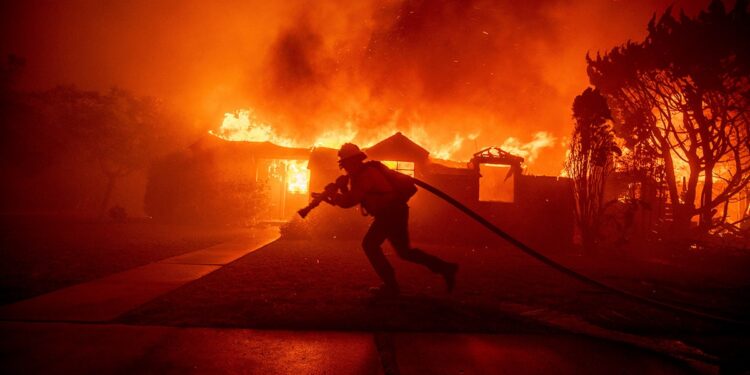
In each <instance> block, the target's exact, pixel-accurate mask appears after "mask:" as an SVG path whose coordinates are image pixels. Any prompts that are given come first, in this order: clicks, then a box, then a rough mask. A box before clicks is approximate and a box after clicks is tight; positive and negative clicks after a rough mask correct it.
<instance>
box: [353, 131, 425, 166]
mask: <svg viewBox="0 0 750 375" xmlns="http://www.w3.org/2000/svg"><path fill="white" fill-rule="evenodd" d="M364 151H365V153H367V156H368V157H370V158H371V159H376V160H401V161H416V162H421V161H425V160H427V158H428V157H429V156H430V152H429V151H427V150H425V149H424V148H423V147H422V146H420V145H418V144H416V143H414V141H412V140H411V139H409V138H408V137H406V136H405V135H403V134H401V132H398V133H396V134H394V135H392V136H390V137H388V138H386V139H384V140H382V141H380V142H379V143H377V144H375V145H374V146H372V147H369V148H367V149H365V150H364Z"/></svg>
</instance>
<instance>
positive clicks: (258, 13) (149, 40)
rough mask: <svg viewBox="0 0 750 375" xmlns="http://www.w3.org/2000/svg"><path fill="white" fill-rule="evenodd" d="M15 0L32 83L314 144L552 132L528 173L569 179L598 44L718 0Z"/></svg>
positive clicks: (17, 44)
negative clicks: (397, 136) (159, 101)
mask: <svg viewBox="0 0 750 375" xmlns="http://www.w3.org/2000/svg"><path fill="white" fill-rule="evenodd" d="M3 3H4V4H3V5H2V7H3V9H2V17H3V20H2V25H1V26H0V27H1V28H2V35H3V40H2V45H1V46H0V52H2V53H3V54H8V53H15V54H17V55H20V56H23V57H24V58H26V60H27V67H26V70H25V72H24V73H23V76H22V77H21V81H20V83H21V86H22V87H23V88H26V89H44V88H48V87H51V86H53V85H55V84H60V83H62V84H75V85H77V86H79V87H81V88H87V89H106V88H107V87H110V86H119V87H124V88H127V89H131V90H133V91H135V92H137V93H141V94H145V95H153V96H158V97H161V98H164V99H165V100H166V101H168V102H170V103H173V104H174V105H176V106H178V107H179V108H182V109H183V112H184V113H185V115H186V116H187V117H188V118H190V119H193V123H192V124H186V126H200V127H205V128H207V129H208V128H215V127H218V125H219V124H220V123H221V119H222V117H223V114H224V113H225V112H231V111H234V110H236V109H239V108H254V109H255V110H256V111H257V113H258V115H259V116H260V117H262V118H263V119H264V120H265V121H267V122H269V123H272V124H273V125H274V126H276V127H278V128H279V131H280V132H281V133H282V134H286V135H290V136H297V137H309V138H310V139H314V136H313V135H314V134H318V133H320V132H322V131H324V130H326V129H337V128H339V127H343V126H345V124H346V123H347V122H348V123H350V124H353V125H354V126H355V127H356V128H357V129H358V131H359V133H360V134H361V135H363V136H365V135H367V134H377V133H378V131H379V130H382V129H391V128H393V129H398V130H404V131H405V133H407V134H408V133H409V132H410V131H411V132H422V133H421V134H426V135H427V136H429V137H430V138H431V139H434V140H435V142H438V143H447V142H451V141H452V140H454V139H455V137H456V136H457V135H460V136H462V137H466V136H468V135H469V134H475V135H478V137H477V139H476V141H471V142H469V141H466V142H464V144H463V145H462V147H460V148H459V150H458V151H457V152H456V154H455V156H456V157H457V158H460V159H466V158H468V157H469V156H470V155H471V153H472V152H473V151H475V150H476V148H478V147H482V146H487V145H490V144H498V145H499V144H502V143H503V142H505V141H507V139H508V137H515V138H516V139H517V140H518V141H519V142H520V143H525V142H529V141H531V140H532V138H533V134H534V133H536V132H539V131H547V132H549V133H550V134H551V135H552V136H553V137H555V138H556V142H555V146H554V147H552V148H547V149H545V150H543V151H542V152H541V154H540V155H539V158H538V160H537V161H535V162H534V163H533V164H531V165H530V171H531V172H533V173H537V174H554V175H556V174H557V173H558V172H559V171H560V169H561V163H562V155H563V153H564V148H563V146H562V142H561V141H562V139H563V137H565V136H567V135H568V134H569V133H570V131H571V127H572V122H571V120H570V107H571V103H572V100H573V98H574V97H575V95H577V94H578V93H580V92H581V91H582V90H583V89H584V88H585V87H586V86H587V78H586V73H585V61H584V56H585V54H586V52H587V51H592V52H594V53H595V52H596V51H597V50H606V49H608V48H611V47H613V46H615V45H617V44H620V43H623V42H625V41H627V40H628V39H633V40H641V39H642V38H643V37H644V36H645V28H646V23H647V22H648V20H649V18H650V17H651V15H652V14H653V13H654V12H663V11H664V9H666V7H667V6H668V5H669V4H671V3H674V4H675V7H676V8H680V7H684V8H685V9H686V10H687V12H688V13H689V14H694V13H695V12H696V11H697V10H700V9H701V8H704V7H705V6H707V4H708V1H707V0H706V1H695V0H683V1H680V0H677V1H668V0H659V1H646V0H635V1H624V0H623V1H614V0H599V1H593V0H592V1H552V0H549V1H538V2H536V3H532V2H518V1H510V0H503V1H459V0H437V1H413V2H405V3H404V2H402V1H392V0H391V1H377V2H375V1H372V2H351V1H315V2H310V1H285V2H283V3H284V4H283V5H278V4H271V2H268V1H247V2H245V1H194V0H170V1H120V2H117V1H103V0H98V1H95V0H71V1H33V0H32V1H18V2H17V4H10V3H9V2H7V1H6V2H3ZM352 3H355V4H352ZM301 129H305V130H304V131H300V130H301Z"/></svg>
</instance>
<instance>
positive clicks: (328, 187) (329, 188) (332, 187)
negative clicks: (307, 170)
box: [325, 182, 339, 195]
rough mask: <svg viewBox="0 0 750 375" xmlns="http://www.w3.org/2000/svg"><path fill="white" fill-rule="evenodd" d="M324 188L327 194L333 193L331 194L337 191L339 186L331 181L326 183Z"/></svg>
mask: <svg viewBox="0 0 750 375" xmlns="http://www.w3.org/2000/svg"><path fill="white" fill-rule="evenodd" d="M325 190H326V193H328V195H333V194H336V192H337V191H339V186H338V185H336V184H335V183H333V182H331V183H330V184H328V185H326V189H325Z"/></svg>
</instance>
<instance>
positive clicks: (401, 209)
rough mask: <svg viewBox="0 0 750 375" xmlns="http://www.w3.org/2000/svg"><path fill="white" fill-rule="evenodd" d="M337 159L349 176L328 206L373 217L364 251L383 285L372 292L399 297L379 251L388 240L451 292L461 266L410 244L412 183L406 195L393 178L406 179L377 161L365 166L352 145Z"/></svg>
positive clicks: (339, 184) (338, 183)
mask: <svg viewBox="0 0 750 375" xmlns="http://www.w3.org/2000/svg"><path fill="white" fill-rule="evenodd" d="M338 156H339V161H338V164H339V168H342V169H344V170H345V171H346V175H345V176H341V177H339V178H338V179H337V180H336V188H337V189H336V190H337V192H336V193H335V194H333V195H331V196H330V198H329V199H328V202H329V203H331V204H333V205H336V206H340V207H342V208H349V207H353V206H355V205H357V204H359V205H360V207H361V209H362V210H363V212H364V213H366V214H369V215H372V216H373V217H374V220H373V222H372V224H371V225H370V229H369V230H368V231H367V234H366V235H365V237H364V239H363V240H362V248H363V249H364V252H365V255H366V256H367V259H369V261H370V263H371V264H372V267H373V268H374V269H375V272H376V273H377V274H378V276H380V279H381V280H382V281H383V283H382V285H380V286H378V287H372V288H370V292H371V293H373V294H374V295H375V296H383V297H388V296H397V295H398V294H399V286H398V282H397V281H396V275H395V273H394V271H393V267H392V266H391V264H390V263H389V262H388V259H386V257H385V255H383V250H382V249H381V247H380V246H381V245H382V244H383V242H384V241H385V240H386V239H387V240H388V241H389V242H390V243H391V245H393V248H394V249H395V250H396V254H398V256H399V257H400V258H401V259H404V260H407V261H410V262H414V263H417V264H421V265H423V266H425V267H427V268H428V269H429V270H430V271H432V272H434V273H437V274H439V275H441V276H442V277H443V279H444V280H445V283H446V287H447V289H448V291H449V292H450V291H452V290H453V287H454V285H455V282H456V272H457V271H458V265H457V264H455V263H449V262H446V261H444V260H442V259H440V258H438V257H436V256H434V255H430V254H427V253H425V252H424V251H422V250H420V249H415V248H412V247H411V245H410V243H409V229H408V224H409V206H408V205H407V201H408V199H409V197H411V195H413V194H414V193H415V192H416V187H414V184H413V182H412V180H411V179H410V178H407V179H406V180H407V183H408V184H410V185H411V188H413V189H414V190H413V191H411V192H406V193H403V191H402V190H404V188H403V185H404V184H403V183H402V184H398V182H397V181H394V176H393V174H396V175H397V176H396V178H398V177H402V178H403V177H404V176H403V175H398V174H397V173H396V172H393V171H391V170H390V169H388V168H387V167H386V166H384V165H383V164H381V163H379V162H377V161H369V162H367V163H365V162H364V160H365V159H366V158H367V155H365V153H364V152H362V151H361V150H360V149H359V147H358V146H357V145H355V144H352V143H346V144H344V145H343V146H341V149H340V150H339V152H338ZM401 181H403V179H402V180H401ZM406 189H407V190H408V189H409V188H408V187H407V188H406Z"/></svg>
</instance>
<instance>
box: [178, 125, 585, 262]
mask: <svg viewBox="0 0 750 375" xmlns="http://www.w3.org/2000/svg"><path fill="white" fill-rule="evenodd" d="M364 151H365V152H366V153H367V155H368V157H369V158H370V159H372V160H379V161H381V162H383V163H384V164H386V165H387V166H388V167H390V168H391V169H395V170H397V171H399V172H401V173H404V174H407V175H410V176H414V177H416V178H418V179H421V180H423V181H425V182H427V183H429V184H431V185H433V186H435V187H437V188H439V189H441V190H443V191H445V192H446V193H448V194H450V195H451V196H453V197H455V198H456V199H458V200H459V201H461V202H463V203H464V204H466V205H467V206H468V207H470V208H472V209H473V210H475V211H477V212H479V213H480V214H482V215H483V216H485V217H487V218H489V219H490V220H491V221H492V222H494V223H495V224H497V225H498V226H500V227H502V228H504V229H505V230H507V231H508V232H509V233H511V234H513V235H515V236H517V237H518V238H520V239H521V240H523V241H526V242H528V243H529V244H531V245H532V246H535V247H537V248H541V249H546V250H547V251H559V250H563V249H565V248H567V247H568V246H569V245H570V244H571V243H572V239H573V228H574V224H573V223H574V220H573V196H572V193H571V190H570V189H571V185H570V182H569V180H568V179H566V178H560V177H551V176H529V175H524V174H523V173H522V163H523V158H521V157H519V156H516V155H512V154H510V153H508V152H505V151H503V150H502V149H499V148H496V147H492V148H487V149H484V150H481V151H479V152H477V153H475V154H474V156H473V158H472V159H471V160H470V161H469V162H468V163H465V164H464V163H459V162H455V161H445V160H439V159H433V158H431V157H430V152H429V151H428V150H426V149H425V148H423V147H422V146H420V145H418V144H417V143H415V142H414V141H412V140H411V139H409V138H408V137H406V136H405V135H403V134H402V133H395V134H394V135H392V136H390V137H388V138H386V139H383V140H382V141H380V142H378V143H375V144H374V145H372V146H370V147H367V148H364ZM191 152H192V153H194V154H200V157H198V156H196V158H195V159H199V158H200V159H207V160H213V161H215V163H216V165H217V166H220V167H219V168H220V169H221V170H222V172H221V173H220V175H223V176H227V177H225V178H229V179H234V180H242V181H245V182H246V183H248V184H249V183H253V184H258V185H262V186H264V191H265V199H266V200H267V202H266V204H265V209H264V210H263V211H262V212H261V213H260V214H259V216H258V218H259V220H261V221H266V222H268V221H274V222H280V221H288V220H291V219H292V218H293V217H294V216H295V212H296V210H297V209H299V208H301V207H303V206H305V205H306V204H307V202H308V199H309V194H310V192H311V191H321V190H322V189H323V187H324V186H325V185H326V184H328V183H329V182H332V181H334V180H335V179H336V177H338V176H339V175H340V174H341V173H342V172H341V171H340V170H339V168H338V165H337V150H336V149H333V148H326V147H314V148H300V147H285V146H280V145H276V144H274V143H271V142H227V141H225V140H222V139H220V138H218V137H213V136H207V137H206V138H205V139H203V140H201V141H200V142H198V143H196V144H195V145H194V146H193V147H192V148H191ZM410 204H411V206H412V207H413V210H412V215H411V219H412V220H411V221H412V224H411V225H412V228H413V232H414V236H415V237H416V238H417V239H418V240H434V241H439V242H454V241H462V242H469V243H483V242H487V241H491V240H495V239H494V238H492V237H490V236H489V235H488V234H487V232H486V231H485V230H484V229H483V228H481V227H480V226H479V225H478V224H475V223H474V222H472V221H470V220H468V219H467V218H465V217H464V216H463V215H462V214H461V213H460V212H458V211H457V210H455V209H454V208H453V207H451V206H449V205H448V204H447V203H445V202H442V201H440V200H439V199H437V198H436V197H433V196H431V195H429V194H425V193H423V194H417V195H416V196H415V197H414V198H413V199H412V200H411V201H410ZM316 214H317V215H318V216H319V217H320V219H319V220H320V221H324V222H326V223H339V224H341V223H344V222H346V223H347V224H342V225H341V226H344V227H351V228H348V229H346V230H344V231H343V232H342V233H340V234H338V235H341V236H346V233H345V232H349V233H358V232H359V231H361V230H364V227H365V225H366V221H365V220H361V219H359V218H357V216H359V214H358V213H356V211H355V210H334V209H330V208H327V207H325V205H324V206H321V207H320V208H319V209H318V210H316ZM316 214H314V215H312V216H311V220H313V221H315V220H316ZM352 223H354V224H352ZM337 225H338V224H337ZM324 226H325V225H316V227H317V228H320V227H324ZM334 226H335V225H334ZM352 228H355V229H352ZM329 229H330V228H329ZM324 232H325V233H326V235H331V236H338V235H337V234H336V233H337V232H336V231H335V230H328V231H324Z"/></svg>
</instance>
